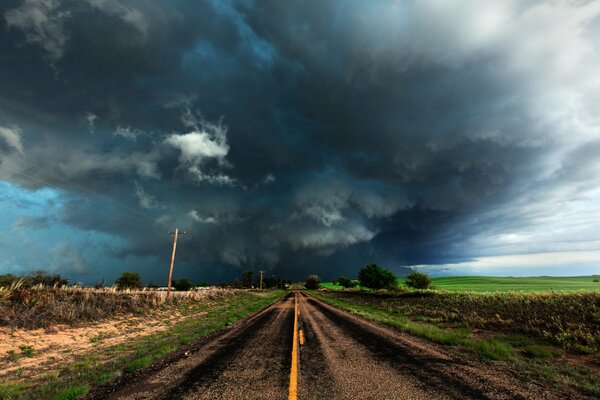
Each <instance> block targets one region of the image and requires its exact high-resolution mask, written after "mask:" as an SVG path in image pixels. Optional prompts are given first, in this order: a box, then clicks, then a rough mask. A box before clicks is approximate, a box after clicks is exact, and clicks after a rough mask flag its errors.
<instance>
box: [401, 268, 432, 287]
mask: <svg viewBox="0 0 600 400" xmlns="http://www.w3.org/2000/svg"><path fill="white" fill-rule="evenodd" d="M430 284H431V278H430V277H429V275H427V274H424V273H422V272H419V271H413V272H411V273H410V274H408V275H407V276H406V286H408V287H411V288H415V289H427V288H428V287H429V285H430Z"/></svg>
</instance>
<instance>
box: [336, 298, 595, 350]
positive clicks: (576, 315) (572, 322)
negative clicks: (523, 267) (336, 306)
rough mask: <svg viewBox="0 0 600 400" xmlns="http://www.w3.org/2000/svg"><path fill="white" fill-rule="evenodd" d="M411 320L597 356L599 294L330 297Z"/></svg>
mask: <svg viewBox="0 0 600 400" xmlns="http://www.w3.org/2000/svg"><path fill="white" fill-rule="evenodd" d="M329 296H330V297H340V298H347V299H351V300H352V301H355V302H358V303H361V304H369V305H371V306H374V307H376V308H378V309H381V310H385V311H388V312H391V313H399V314H401V315H403V316H406V317H408V318H410V319H417V320H422V321H426V322H439V323H454V324H460V325H463V326H467V327H471V328H477V329H485V330H489V331H494V332H505V333H520V334H524V335H527V336H530V337H538V338H543V339H546V340H550V341H551V342H554V343H556V344H559V345H561V346H562V347H564V348H566V349H570V350H575V351H578V352H582V353H596V352H598V351H600V293H598V292H571V293H553V292H543V293H521V292H515V293H511V292H507V293H473V292H453V293H450V292H436V291H407V292H403V293H395V294H391V293H368V292H359V291H354V292H343V293H342V292H331V293H329Z"/></svg>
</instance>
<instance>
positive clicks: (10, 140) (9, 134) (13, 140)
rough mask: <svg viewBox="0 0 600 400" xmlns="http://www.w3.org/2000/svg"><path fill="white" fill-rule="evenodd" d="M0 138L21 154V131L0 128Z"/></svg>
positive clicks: (14, 128) (15, 128)
mask: <svg viewBox="0 0 600 400" xmlns="http://www.w3.org/2000/svg"><path fill="white" fill-rule="evenodd" d="M0 138H1V139H3V140H4V141H5V142H6V144H7V145H8V146H10V147H12V148H13V149H14V150H16V151H18V152H19V153H21V154H23V143H22V142H21V130H20V129H19V128H17V127H12V128H8V127H5V126H0Z"/></svg>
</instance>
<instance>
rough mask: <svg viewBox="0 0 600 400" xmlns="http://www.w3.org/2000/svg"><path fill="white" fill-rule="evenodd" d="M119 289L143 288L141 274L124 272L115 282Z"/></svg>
mask: <svg viewBox="0 0 600 400" xmlns="http://www.w3.org/2000/svg"><path fill="white" fill-rule="evenodd" d="M115 284H116V285H117V287H118V288H119V289H135V288H139V287H141V286H142V280H141V279H140V274H139V272H123V273H122V274H121V276H120V277H119V279H117V280H116V281H115Z"/></svg>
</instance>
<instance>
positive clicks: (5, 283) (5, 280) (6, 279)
mask: <svg viewBox="0 0 600 400" xmlns="http://www.w3.org/2000/svg"><path fill="white" fill-rule="evenodd" d="M18 280H19V277H18V276H15V275H13V274H3V275H0V287H10V285H12V284H13V282H16V281H18Z"/></svg>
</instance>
